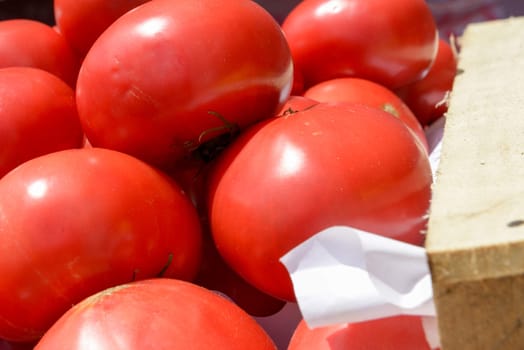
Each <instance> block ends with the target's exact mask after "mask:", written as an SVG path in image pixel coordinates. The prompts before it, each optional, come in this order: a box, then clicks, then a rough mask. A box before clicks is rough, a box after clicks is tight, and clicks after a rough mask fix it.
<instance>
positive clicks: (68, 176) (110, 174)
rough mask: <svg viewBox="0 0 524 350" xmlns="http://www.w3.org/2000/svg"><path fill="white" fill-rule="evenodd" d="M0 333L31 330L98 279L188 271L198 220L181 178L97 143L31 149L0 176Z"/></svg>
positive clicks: (195, 255)
mask: <svg viewBox="0 0 524 350" xmlns="http://www.w3.org/2000/svg"><path fill="white" fill-rule="evenodd" d="M0 237H1V242H2V244H0V275H1V276H2V278H1V279H0V305H2V308H0V338H3V339H6V340H9V341H18V342H30V341H34V340H37V339H38V338H39V337H41V336H42V335H43V333H44V332H45V331H46V330H47V329H48V328H49V327H50V326H51V325H52V324H53V323H54V322H55V321H56V320H57V319H58V318H59V317H60V316H61V315H62V314H63V313H64V312H65V311H67V310H68V309H69V308H70V307H71V306H72V305H74V304H76V303H78V302H79V301H81V300H82V299H84V298H86V297H88V296H89V295H92V294H94V293H96V292H99V291H101V290H103V289H106V288H109V287H112V286H116V285H119V284H122V283H126V282H130V281H134V280H142V279H146V278H151V277H156V276H163V277H172V278H179V279H184V280H191V279H193V278H194V277H195V276H196V273H197V270H198V268H199V265H200V259H201V254H202V252H201V244H202V243H201V240H202V237H201V227H200V221H199V218H198V215H197V213H196V209H195V207H194V206H193V205H192V203H191V201H190V200H189V199H188V198H187V197H186V196H185V194H184V193H183V192H182V191H181V189H180V187H179V186H178V185H177V184H176V183H174V182H173V181H172V180H171V179H170V178H168V177H167V176H166V175H165V174H163V173H161V172H159V171H158V170H157V169H155V168H153V167H151V166H149V165H148V164H146V163H144V162H142V161H140V160H138V159H136V158H134V157H131V156H129V155H127V154H124V153H120V152H117V151H112V150H107V149H100V148H81V149H74V150H64V151H59V152H54V153H50V154H46V155H43V156H40V157H37V158H33V159H31V160H29V161H27V162H25V163H23V164H21V165H20V166H18V167H17V168H15V169H13V170H12V171H10V172H9V173H8V174H7V175H5V176H4V177H3V178H1V179H0Z"/></svg>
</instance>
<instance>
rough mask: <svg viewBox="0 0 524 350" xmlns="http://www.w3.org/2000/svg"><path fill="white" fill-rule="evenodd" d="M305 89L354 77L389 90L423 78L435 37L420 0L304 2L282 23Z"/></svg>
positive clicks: (428, 12) (322, 0)
mask: <svg viewBox="0 0 524 350" xmlns="http://www.w3.org/2000/svg"><path fill="white" fill-rule="evenodd" d="M282 29H283V30H284V32H285V34H286V37H287V38H288V42H289V45H290V48H291V52H292V55H293V59H294V61H295V62H296V64H297V65H298V67H300V69H301V71H302V73H303V74H304V81H305V86H306V88H307V87H309V86H312V85H314V84H316V83H319V82H321V81H324V80H329V79H334V78H340V77H344V76H355V77H359V78H365V79H369V80H372V81H376V82H378V83H380V84H382V85H385V86H387V87H389V88H396V87H399V86H402V85H406V84H408V83H411V82H413V81H415V80H418V79H420V78H421V77H423V76H424V75H425V74H426V73H427V70H428V69H429V67H430V65H431V63H432V62H433V59H434V57H435V54H436V51H437V44H438V34H437V29H436V24H435V21H434V19H433V15H432V13H431V10H430V9H429V7H428V5H427V3H426V2H425V1H424V0H388V1H384V0H308V1H302V2H301V3H299V4H298V5H297V6H296V7H295V8H294V9H293V10H292V11H291V12H290V13H289V15H288V16H287V18H286V19H285V20H284V22H283V24H282Z"/></svg>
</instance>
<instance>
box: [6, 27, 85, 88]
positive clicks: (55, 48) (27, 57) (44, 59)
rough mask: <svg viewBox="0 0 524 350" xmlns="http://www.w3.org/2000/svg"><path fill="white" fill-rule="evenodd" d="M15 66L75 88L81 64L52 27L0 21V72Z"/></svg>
mask: <svg viewBox="0 0 524 350" xmlns="http://www.w3.org/2000/svg"><path fill="white" fill-rule="evenodd" d="M17 66H23V67H34V68H40V69H43V70H45V71H48V72H50V73H52V74H54V75H56V76H57V77H59V78H60V79H62V80H63V81H65V82H66V83H67V84H68V85H69V86H71V87H74V86H75V83H76V77H77V75H78V70H79V67H80V62H79V60H78V58H77V56H76V55H75V53H74V51H73V50H72V49H71V47H70V46H69V44H68V43H67V41H66V40H65V38H64V37H63V36H62V35H61V34H60V33H59V32H57V31H56V30H54V29H53V28H52V27H51V26H48V25H47V24H44V23H42V22H39V21H35V20H30V19H10V20H4V21H0V68H4V67H17Z"/></svg>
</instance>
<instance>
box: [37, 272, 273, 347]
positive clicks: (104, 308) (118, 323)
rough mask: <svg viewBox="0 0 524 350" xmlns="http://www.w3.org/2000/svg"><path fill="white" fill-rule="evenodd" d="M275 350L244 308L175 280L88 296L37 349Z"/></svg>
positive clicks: (45, 337)
mask: <svg viewBox="0 0 524 350" xmlns="http://www.w3.org/2000/svg"><path fill="white" fill-rule="evenodd" d="M61 349H64V350H65V349H67V350H88V349H97V350H118V349H125V350H134V349H140V350H153V349H154V350H163V349H166V350H167V349H169V350H188V349H191V350H209V349H213V350H246V349H252V350H276V347H275V345H274V344H273V342H272V340H271V338H270V337H269V336H268V335H267V333H266V332H265V331H264V330H263V329H262V328H261V327H260V326H259V325H258V324H257V323H256V321H255V320H254V319H253V318H252V317H250V316H249V315H248V314H246V313H245V312H244V311H243V310H242V309H240V308H239V307H237V306H236V305H235V304H234V303H232V302H230V301H229V300H227V299H226V298H224V297H222V296H219V295H218V294H216V293H213V292H211V291H210V290H208V289H205V288H202V287H199V286H197V285H195V284H191V283H188V282H183V281H179V280H174V279H152V280H146V281H139V282H135V283H130V284H126V285H122V286H118V287H116V288H112V289H109V290H106V291H104V292H101V293H98V294H96V295H94V296H92V297H90V298H87V299H85V300H84V301H82V302H81V303H80V304H78V305H76V306H75V307H73V308H72V309H71V310H69V311H68V312H67V313H66V314H64V315H63V316H62V317H61V318H60V320H59V321H58V322H56V323H55V324H54V326H53V327H52V328H51V329H50V330H49V331H48V332H47V333H46V334H45V336H44V337H43V338H42V340H41V341H40V342H39V343H38V344H37V346H36V347H35V350H61Z"/></svg>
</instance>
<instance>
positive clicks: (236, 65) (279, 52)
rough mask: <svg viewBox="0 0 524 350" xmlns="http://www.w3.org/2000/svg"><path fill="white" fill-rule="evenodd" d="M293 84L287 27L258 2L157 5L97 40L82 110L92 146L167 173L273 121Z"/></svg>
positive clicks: (80, 93) (82, 86) (84, 75)
mask: <svg viewBox="0 0 524 350" xmlns="http://www.w3.org/2000/svg"><path fill="white" fill-rule="evenodd" d="M292 82H293V64H292V60H291V56H290V51H289V47H288V45H287V42H286V40H285V37H284V35H283V33H282V30H281V28H280V26H279V25H278V23H277V22H276V21H275V20H274V19H273V17H272V16H271V15H270V14H269V13H268V12H267V11H266V10H265V9H263V8H262V7H261V6H260V5H258V4H257V3H255V2H253V1H227V0H179V1H172V0H159V1H150V2H148V3H145V4H143V5H141V6H139V7H138V8H136V9H135V10H133V11H130V12H128V13H126V14H125V15H123V16H122V17H120V18H119V19H118V20H117V21H115V22H114V23H113V24H112V25H110V26H109V28H108V29H107V30H106V31H105V32H104V33H103V34H102V35H101V36H100V37H99V39H98V40H97V41H96V42H95V44H94V45H93V47H92V48H91V50H90V51H89V53H88V54H87V56H86V58H85V60H84V63H83V65H82V68H81V70H80V74H79V79H78V85H77V103H78V109H79V114H80V118H81V120H82V122H83V125H84V129H85V132H86V134H87V137H88V139H89V141H90V142H91V143H92V144H93V146H101V147H106V148H111V149H116V150H120V151H123V152H126V153H129V154H132V155H135V156H137V157H138V158H140V159H143V160H145V161H147V162H150V163H153V164H156V165H160V166H164V165H165V164H166V163H171V162H173V161H175V160H178V159H180V158H181V157H183V156H185V155H187V154H188V153H189V152H191V151H193V150H195V149H196V148H197V147H198V146H199V145H200V144H201V143H202V142H204V141H206V140H209V139H210V138H212V137H214V136H217V135H219V134H228V133H232V132H235V131H236V130H238V129H241V128H243V127H245V126H247V125H249V124H252V123H253V122H255V121H257V120H260V119H264V118H267V117H271V116H272V115H273V114H274V113H275V111H276V110H277V109H278V108H279V107H280V106H281V105H282V104H283V103H284V101H285V100H286V99H287V97H288V96H289V94H290V91H291V85H292Z"/></svg>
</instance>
